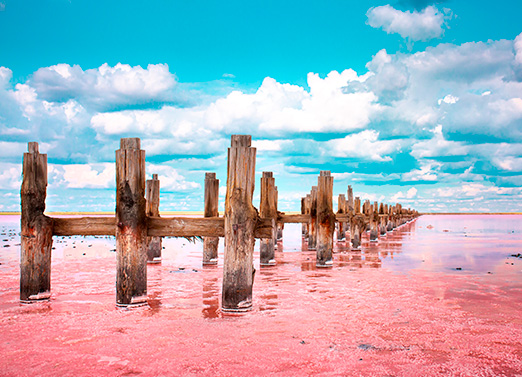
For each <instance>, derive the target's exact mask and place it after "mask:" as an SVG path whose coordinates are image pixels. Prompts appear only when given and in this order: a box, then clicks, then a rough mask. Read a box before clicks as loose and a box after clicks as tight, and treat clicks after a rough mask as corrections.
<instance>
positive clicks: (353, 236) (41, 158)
mask: <svg viewBox="0 0 522 377" xmlns="http://www.w3.org/2000/svg"><path fill="white" fill-rule="evenodd" d="M251 143H252V138H251V136H249V135H233V136H232V137H231V146H230V148H229V149H228V169H227V184H226V197H225V211H224V217H220V216H219V212H218V199H219V180H218V179H216V174H215V173H211V172H209V173H206V174H205V203H204V208H205V210H204V217H160V212H159V201H160V181H159V179H158V176H157V175H156V174H153V175H152V179H151V180H147V181H146V174H145V151H144V150H142V149H141V143H140V139H139V138H122V139H121V141H120V149H119V150H117V151H116V159H115V161H116V210H115V215H114V216H108V217H107V216H105V217H78V218H53V217H48V216H46V215H44V212H45V198H46V195H47V155H46V154H40V152H39V150H38V143H36V142H30V143H29V144H28V152H27V153H24V158H23V181H22V187H21V207H22V212H21V238H22V240H21V258H20V301H21V302H24V303H31V302H35V301H40V300H48V299H49V298H50V297H51V250H52V242H53V236H104V235H105V236H115V237H116V260H117V267H116V305H118V306H133V305H144V304H146V302H147V263H161V252H162V246H161V238H162V237H187V238H192V237H201V238H203V240H204V242H203V262H202V263H203V264H204V265H211V264H217V261H218V244H219V238H220V237H221V238H224V239H225V252H224V259H223V287H222V300H221V306H222V310H223V311H225V312H226V311H230V312H235V311H247V310H249V309H250V308H251V307H252V302H253V300H252V296H253V284H254V278H255V269H254V265H253V255H254V244H255V239H256V238H257V239H260V240H261V241H260V265H261V266H262V267H263V268H270V267H269V266H272V265H274V264H275V263H276V262H275V257H274V250H275V249H276V248H277V242H278V240H280V239H281V238H282V237H283V228H284V224H285V223H300V224H302V236H303V238H304V239H305V240H307V242H308V249H309V250H315V251H316V266H317V267H320V268H329V267H331V266H332V254H333V245H334V242H335V238H334V235H335V231H336V228H337V237H336V238H337V241H341V242H344V241H345V240H346V242H349V243H350V244H351V247H352V249H358V248H360V247H361V237H362V233H363V232H365V231H366V230H368V231H369V232H370V240H371V241H377V240H378V238H379V237H386V233H387V232H390V231H393V229H395V228H396V227H398V226H400V225H402V224H404V223H406V222H408V221H411V220H413V219H414V218H416V217H417V216H418V215H419V214H418V212H417V211H415V210H412V209H403V208H402V206H401V204H399V203H397V204H395V205H388V204H383V203H380V205H379V203H377V202H374V203H373V204H371V203H370V202H369V201H365V202H364V204H363V207H362V210H361V200H360V198H359V197H354V196H353V191H352V187H351V186H348V188H347V192H346V197H345V196H344V194H341V195H340V196H339V199H338V208H337V212H334V210H333V203H332V197H333V182H334V177H333V176H332V174H331V172H330V171H321V172H320V174H319V176H318V179H317V185H314V186H312V188H311V190H310V193H309V194H305V195H304V196H303V197H302V199H301V210H300V214H295V215H291V214H288V215H287V214H285V213H283V212H280V211H278V208H277V200H278V192H277V186H276V185H275V179H276V178H275V177H274V176H273V173H272V172H263V173H262V177H261V180H260V187H261V196H260V204H259V211H258V209H256V208H255V207H254V204H253V203H252V200H253V194H254V188H255V164H256V149H255V148H253V147H252V146H251Z"/></svg>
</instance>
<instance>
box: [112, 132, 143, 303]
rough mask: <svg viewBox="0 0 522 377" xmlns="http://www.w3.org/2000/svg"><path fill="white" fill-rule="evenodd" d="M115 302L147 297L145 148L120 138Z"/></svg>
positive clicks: (128, 301)
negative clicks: (142, 148)
mask: <svg viewBox="0 0 522 377" xmlns="http://www.w3.org/2000/svg"><path fill="white" fill-rule="evenodd" d="M116 224H117V226H116V305H118V306H129V305H143V304H145V303H146V301H147V214H146V201H145V151H144V150H141V149H140V139H139V138H122V139H121V141H120V149H119V150H117V151H116Z"/></svg>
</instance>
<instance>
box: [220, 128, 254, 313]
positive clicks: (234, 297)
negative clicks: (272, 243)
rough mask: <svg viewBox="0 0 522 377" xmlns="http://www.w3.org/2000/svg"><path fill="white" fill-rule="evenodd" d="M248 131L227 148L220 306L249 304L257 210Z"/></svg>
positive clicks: (234, 308)
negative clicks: (253, 199)
mask: <svg viewBox="0 0 522 377" xmlns="http://www.w3.org/2000/svg"><path fill="white" fill-rule="evenodd" d="M251 143H252V137H251V136H249V135H232V138H231V147H230V148H229V149H228V173H227V194H226V199H225V260H224V264H223V292H222V300H221V307H222V310H223V311H225V312H227V311H247V310H250V308H251V307H252V285H253V282H254V272H255V270H254V266H253V261H254V243H255V239H254V230H255V226H256V221H257V217H258V216H257V210H256V209H255V208H254V206H253V205H252V196H253V194H254V186H255V165H256V149H255V148H252V147H251V146H250V145H251Z"/></svg>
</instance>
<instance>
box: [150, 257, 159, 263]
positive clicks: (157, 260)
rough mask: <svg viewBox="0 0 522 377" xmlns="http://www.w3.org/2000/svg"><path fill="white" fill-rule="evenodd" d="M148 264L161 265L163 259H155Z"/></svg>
mask: <svg viewBox="0 0 522 377" xmlns="http://www.w3.org/2000/svg"><path fill="white" fill-rule="evenodd" d="M147 263H148V264H158V263H161V257H154V259H153V260H148V261H147Z"/></svg>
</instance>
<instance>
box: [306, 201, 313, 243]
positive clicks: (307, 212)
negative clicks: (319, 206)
mask: <svg viewBox="0 0 522 377" xmlns="http://www.w3.org/2000/svg"><path fill="white" fill-rule="evenodd" d="M311 206H312V195H310V194H306V197H305V214H307V215H310V208H311ZM305 227H306V230H305V231H306V233H305V238H306V239H308V237H309V236H310V222H307V223H305Z"/></svg>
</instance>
